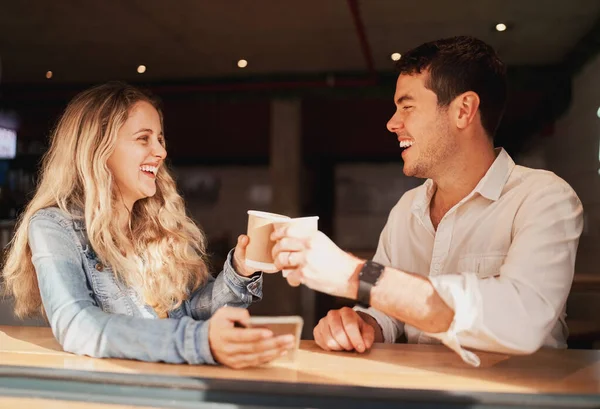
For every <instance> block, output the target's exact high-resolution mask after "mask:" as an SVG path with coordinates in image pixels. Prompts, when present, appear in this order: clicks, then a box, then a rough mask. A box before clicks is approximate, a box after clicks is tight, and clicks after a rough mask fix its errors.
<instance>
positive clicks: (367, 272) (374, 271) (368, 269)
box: [360, 260, 385, 284]
mask: <svg viewBox="0 0 600 409" xmlns="http://www.w3.org/2000/svg"><path fill="white" fill-rule="evenodd" d="M384 269H385V266H382V265H381V264H379V263H376V262H374V261H371V260H369V261H367V262H366V263H365V265H364V266H363V268H362V270H361V274H360V275H361V277H360V280H361V281H365V282H367V283H370V284H375V283H376V282H377V280H378V279H379V276H380V275H381V273H382V272H383V270H384Z"/></svg>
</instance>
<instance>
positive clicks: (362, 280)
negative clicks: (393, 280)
mask: <svg viewBox="0 0 600 409" xmlns="http://www.w3.org/2000/svg"><path fill="white" fill-rule="evenodd" d="M384 269H385V266H384V265H381V264H379V263H376V262H375V261H373V260H367V261H365V263H364V264H363V265H362V268H361V269H360V272H359V273H358V294H357V297H356V298H357V301H358V305H360V306H361V307H365V308H368V307H369V306H370V305H371V289H372V288H373V287H374V286H376V285H377V281H378V280H379V277H380V276H381V273H383V270H384Z"/></svg>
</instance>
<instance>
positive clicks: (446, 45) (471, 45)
mask: <svg viewBox="0 0 600 409" xmlns="http://www.w3.org/2000/svg"><path fill="white" fill-rule="evenodd" d="M396 67H397V68H398V70H399V71H400V74H408V75H414V74H420V73H421V72H423V71H428V72H429V78H428V79H427V81H426V83H425V86H426V87H427V88H428V89H430V90H432V91H433V92H434V93H435V94H436V95H437V98H438V106H442V107H446V106H448V105H449V104H450V102H452V101H453V100H454V98H456V97H457V96H459V95H460V94H462V93H464V92H467V91H473V92H475V93H476V94H477V95H479V99H480V104H479V112H480V115H481V122H482V125H483V128H484V129H485V131H486V133H487V134H488V136H490V137H494V135H495V133H496V130H497V129H498V125H499V124H500V119H502V115H503V113H504V108H505V106H506V93H507V91H506V89H507V85H506V66H505V65H504V63H503V62H502V61H501V60H500V58H499V57H498V55H497V54H496V51H494V49H493V48H492V47H491V46H489V45H488V44H486V43H484V42H483V41H481V40H478V39H476V38H473V37H468V36H459V37H452V38H445V39H442V40H437V41H431V42H428V43H425V44H422V45H420V46H418V47H416V48H413V49H412V50H410V51H408V52H407V53H406V54H404V55H402V58H401V59H400V60H399V61H398V63H397V64H396Z"/></svg>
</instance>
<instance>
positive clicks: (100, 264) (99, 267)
mask: <svg viewBox="0 0 600 409" xmlns="http://www.w3.org/2000/svg"><path fill="white" fill-rule="evenodd" d="M96 270H98V271H103V270H104V266H103V265H102V263H97V264H96Z"/></svg>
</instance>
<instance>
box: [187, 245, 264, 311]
mask: <svg viewBox="0 0 600 409" xmlns="http://www.w3.org/2000/svg"><path fill="white" fill-rule="evenodd" d="M233 252H234V250H231V251H230V252H229V254H228V255H227V260H226V261H225V264H224V265H223V271H222V272H221V273H220V274H219V275H218V276H217V277H216V278H213V277H212V276H211V277H210V278H209V280H208V282H207V283H206V284H205V285H203V286H201V287H200V288H198V289H197V290H196V291H195V292H194V293H193V294H192V295H191V296H190V298H189V299H188V300H187V301H186V302H185V308H184V310H185V312H184V313H185V314H186V315H189V316H191V317H192V318H194V319H197V320H206V319H208V318H209V317H210V316H212V314H214V312H215V311H217V310H218V309H219V308H221V307H222V306H224V305H228V306H230V307H240V308H247V307H248V306H249V305H250V304H252V303H253V302H255V301H259V300H260V299H261V298H262V283H263V278H262V273H260V274H256V275H254V276H252V277H243V276H241V275H239V274H237V273H236V272H235V269H234V268H233Z"/></svg>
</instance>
